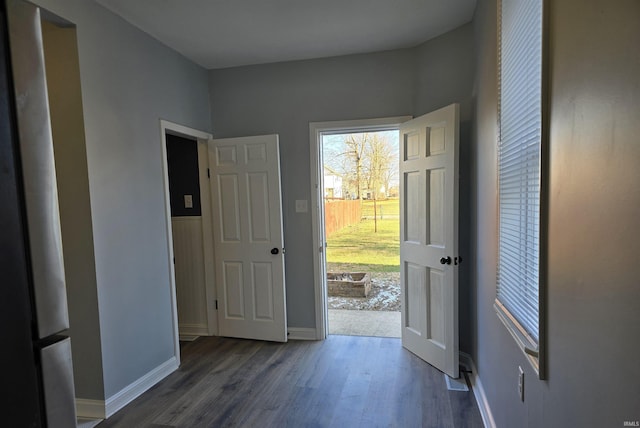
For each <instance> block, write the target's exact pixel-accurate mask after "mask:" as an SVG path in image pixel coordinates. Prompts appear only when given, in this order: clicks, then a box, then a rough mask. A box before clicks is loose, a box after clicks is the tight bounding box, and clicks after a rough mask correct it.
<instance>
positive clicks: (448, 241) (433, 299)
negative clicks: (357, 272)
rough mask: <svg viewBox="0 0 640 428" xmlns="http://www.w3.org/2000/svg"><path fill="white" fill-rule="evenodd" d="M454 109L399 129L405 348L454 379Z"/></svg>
mask: <svg viewBox="0 0 640 428" xmlns="http://www.w3.org/2000/svg"><path fill="white" fill-rule="evenodd" d="M458 122H459V113H458V105H457V104H452V105H450V106H448V107H445V108H442V109H440V110H437V111H434V112H432V113H429V114H426V115H424V116H420V117H418V118H416V119H413V120H410V121H408V122H405V123H403V124H402V125H401V126H400V177H401V179H400V218H401V221H400V265H401V270H400V281H401V290H402V303H403V304H402V345H403V346H404V347H405V348H407V349H408V350H409V351H411V352H413V353H414V354H416V355H417V356H419V357H420V358H422V359H423V360H425V361H426V362H428V363H429V364H431V365H433V366H434V367H436V368H438V369H440V370H442V371H443V372H445V373H447V374H448V375H449V376H451V377H454V378H457V377H458V376H459V373H458V265H459V264H460V262H461V258H460V257H459V255H458V134H459V130H458V128H459V125H458Z"/></svg>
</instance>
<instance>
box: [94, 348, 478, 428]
mask: <svg viewBox="0 0 640 428" xmlns="http://www.w3.org/2000/svg"><path fill="white" fill-rule="evenodd" d="M284 426H290V427H349V428H351V427H438V428H441V427H482V420H481V418H480V413H479V411H478V408H477V406H476V404H475V401H474V398H473V393H472V392H459V391H448V390H447V387H446V384H445V380H444V375H443V374H442V373H441V372H439V371H438V370H436V369H434V368H432V367H431V366H430V365H428V364H426V363H424V362H423V361H422V360H420V359H419V358H417V357H416V356H414V355H413V354H411V353H410V352H408V351H406V350H405V349H403V348H402V346H401V344H400V340H399V339H392V338H378V337H355V336H329V338H328V339H327V340H324V341H318V342H309V341H291V342H289V343H285V344H279V343H269V342H256V341H251V340H240V339H228V338H219V337H203V338H200V339H198V340H196V341H195V342H190V343H188V344H185V345H184V346H183V347H182V364H181V366H180V368H179V369H178V370H177V371H176V372H174V373H173V374H171V375H170V376H168V377H167V378H166V379H164V380H163V381H162V382H160V383H159V384H158V385H156V386H155V387H153V388H152V389H151V390H149V391H148V392H146V393H145V394H143V395H142V396H140V397H139V398H138V399H136V400H135V401H134V402H132V403H131V404H129V405H128V406H127V407H125V408H124V409H122V410H121V411H119V412H118V413H116V414H115V415H113V416H112V417H110V418H109V419H107V420H106V421H104V422H102V423H101V424H100V425H98V427H99V428H106V427H127V428H129V427H156V428H160V427H284Z"/></svg>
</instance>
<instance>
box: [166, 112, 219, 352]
mask: <svg viewBox="0 0 640 428" xmlns="http://www.w3.org/2000/svg"><path fill="white" fill-rule="evenodd" d="M160 132H161V144H162V154H163V155H162V161H163V180H164V193H165V210H166V218H167V250H168V251H167V253H168V255H169V259H170V260H169V266H170V275H169V277H170V278H171V284H170V285H171V297H172V302H171V307H172V311H173V325H174V335H175V356H176V358H177V359H178V361H179V358H180V340H183V341H184V340H193V339H195V338H197V337H198V336H211V335H216V334H217V319H216V315H215V311H214V310H213V309H212V308H214V307H215V289H214V281H213V272H212V270H211V269H212V268H211V266H212V263H210V262H207V261H210V260H212V258H213V242H212V239H211V233H210V232H211V203H210V198H209V191H208V189H209V183H208V168H209V163H208V153H207V141H208V140H209V139H210V138H211V135H210V134H208V133H205V132H202V131H198V130H196V129H192V128H188V127H185V126H182V125H178V124H175V123H172V122H168V121H165V120H161V121H160Z"/></svg>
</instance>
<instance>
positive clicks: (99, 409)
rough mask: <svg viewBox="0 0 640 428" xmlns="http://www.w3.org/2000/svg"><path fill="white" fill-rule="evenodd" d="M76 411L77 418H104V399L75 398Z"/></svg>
mask: <svg viewBox="0 0 640 428" xmlns="http://www.w3.org/2000/svg"><path fill="white" fill-rule="evenodd" d="M76 413H77V415H78V417H79V418H87V419H105V418H106V415H105V409H104V401H103V400H87V399H84V398H76Z"/></svg>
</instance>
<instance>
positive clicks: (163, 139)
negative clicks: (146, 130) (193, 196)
mask: <svg viewBox="0 0 640 428" xmlns="http://www.w3.org/2000/svg"><path fill="white" fill-rule="evenodd" d="M167 132H168V133H169V134H174V135H178V136H182V137H188V138H196V139H198V138H200V139H203V140H207V141H208V140H209V139H211V138H212V135H211V134H209V133H207V132H203V131H198V130H197V129H193V128H189V127H186V126H183V125H179V124H177V123H173V122H169V121H167V120H162V119H161V120H160V146H161V148H160V149H161V150H162V182H163V187H164V207H165V226H166V229H167V234H166V240H167V254H168V255H169V257H168V260H167V264H168V266H169V289H170V294H171V315H172V323H173V335H174V341H173V355H174V357H175V359H176V364H177V365H178V366H179V365H180V333H179V331H178V303H177V297H176V272H175V267H174V265H173V230H172V228H171V203H170V198H169V168H168V165H167Z"/></svg>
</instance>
